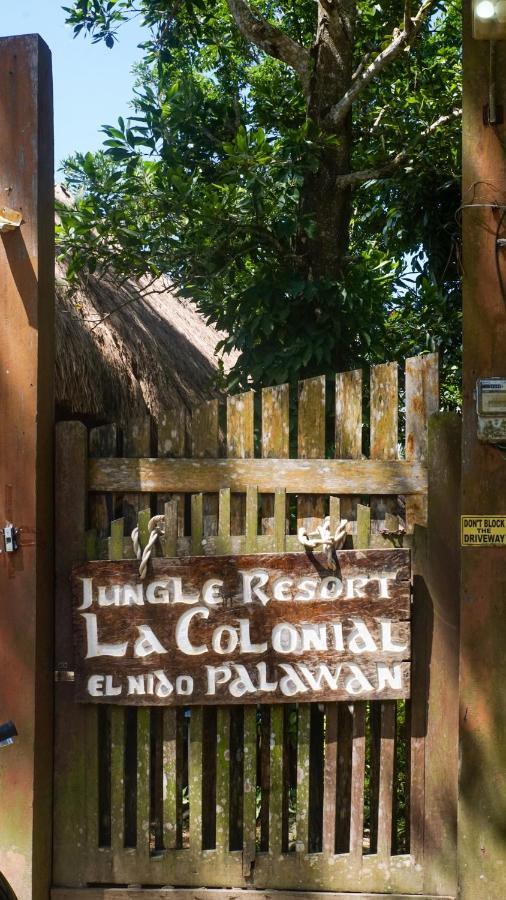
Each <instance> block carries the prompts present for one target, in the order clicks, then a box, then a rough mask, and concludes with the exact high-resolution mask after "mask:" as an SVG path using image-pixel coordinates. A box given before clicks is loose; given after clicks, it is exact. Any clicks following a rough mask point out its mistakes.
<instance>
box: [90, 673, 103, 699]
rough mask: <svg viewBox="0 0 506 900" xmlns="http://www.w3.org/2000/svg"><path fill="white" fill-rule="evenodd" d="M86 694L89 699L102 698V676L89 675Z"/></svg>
mask: <svg viewBox="0 0 506 900" xmlns="http://www.w3.org/2000/svg"><path fill="white" fill-rule="evenodd" d="M88 694H89V695H90V697H103V696H104V675H90V677H89V678H88Z"/></svg>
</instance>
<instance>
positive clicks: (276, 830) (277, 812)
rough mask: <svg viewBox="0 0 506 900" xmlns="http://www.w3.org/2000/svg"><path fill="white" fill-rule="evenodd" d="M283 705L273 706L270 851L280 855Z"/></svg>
mask: <svg viewBox="0 0 506 900" xmlns="http://www.w3.org/2000/svg"><path fill="white" fill-rule="evenodd" d="M282 784H283V707H282V705H281V704H277V705H276V706H271V740H270V789H269V852H270V853H271V854H272V855H273V856H279V854H280V853H281V851H282V834H283V828H282V825H283V794H282V791H281V785H282Z"/></svg>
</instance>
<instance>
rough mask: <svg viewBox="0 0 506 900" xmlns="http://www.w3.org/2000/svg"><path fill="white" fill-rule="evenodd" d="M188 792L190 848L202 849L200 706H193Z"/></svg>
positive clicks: (192, 849) (194, 850)
mask: <svg viewBox="0 0 506 900" xmlns="http://www.w3.org/2000/svg"><path fill="white" fill-rule="evenodd" d="M188 794H189V798H190V850H191V851H192V852H193V853H199V852H200V851H201V850H202V707H201V706H193V707H192V710H191V718H190V736H189V750H188Z"/></svg>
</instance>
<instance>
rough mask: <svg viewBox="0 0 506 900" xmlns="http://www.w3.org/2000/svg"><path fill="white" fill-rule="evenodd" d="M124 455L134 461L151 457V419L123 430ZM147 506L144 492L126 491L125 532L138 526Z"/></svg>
mask: <svg viewBox="0 0 506 900" xmlns="http://www.w3.org/2000/svg"><path fill="white" fill-rule="evenodd" d="M123 453H124V455H125V456H126V457H131V458H132V460H135V461H137V460H139V459H141V458H145V457H146V456H150V455H151V419H150V417H149V416H141V417H139V418H138V419H132V420H131V421H130V422H129V423H128V425H127V426H126V427H125V428H124V430H123ZM144 506H146V498H145V497H143V496H142V492H141V491H139V492H137V491H136V489H135V488H134V489H133V490H132V491H125V493H124V496H123V517H124V519H125V530H126V533H127V534H130V533H131V531H132V529H133V528H135V526H136V525H137V517H138V514H139V510H141V509H142V508H143V507H144Z"/></svg>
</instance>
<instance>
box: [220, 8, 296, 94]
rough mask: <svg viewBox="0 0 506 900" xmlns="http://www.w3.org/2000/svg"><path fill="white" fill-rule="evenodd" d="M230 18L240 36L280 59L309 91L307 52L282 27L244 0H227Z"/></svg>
mask: <svg viewBox="0 0 506 900" xmlns="http://www.w3.org/2000/svg"><path fill="white" fill-rule="evenodd" d="M227 3H228V8H229V10H230V12H231V14H232V18H233V20H234V22H235V24H236V25H237V27H238V29H239V31H240V32H241V34H242V36H243V37H244V38H245V39H246V40H247V41H249V43H251V44H255V45H256V46H257V47H258V48H259V49H260V50H263V51H264V53H267V54H268V55H269V56H273V57H274V59H280V60H281V61H282V62H284V63H286V65H287V66H290V68H291V69H294V70H295V72H297V75H298V76H299V78H300V80H301V82H302V87H303V89H304V93H305V94H306V95H307V94H308V93H309V78H310V54H309V51H308V50H306V48H305V47H303V46H302V45H301V44H298V43H297V41H294V40H292V38H291V37H289V35H288V34H285V33H284V32H283V31H281V29H279V28H276V27H275V25H271V23H270V22H267V20H266V19H264V18H263V17H262V16H260V15H259V14H258V13H256V12H253V10H252V9H251V7H250V6H249V4H248V3H246V0H227Z"/></svg>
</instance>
